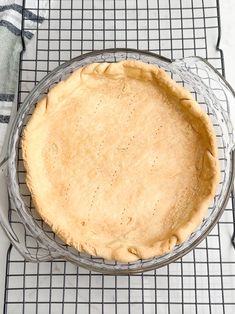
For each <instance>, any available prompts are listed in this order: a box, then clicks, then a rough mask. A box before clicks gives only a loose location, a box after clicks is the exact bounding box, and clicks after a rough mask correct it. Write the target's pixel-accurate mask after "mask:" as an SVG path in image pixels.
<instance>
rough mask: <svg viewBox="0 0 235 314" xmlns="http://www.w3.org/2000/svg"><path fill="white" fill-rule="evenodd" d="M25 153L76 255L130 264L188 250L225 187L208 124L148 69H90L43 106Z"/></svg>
mask: <svg viewBox="0 0 235 314" xmlns="http://www.w3.org/2000/svg"><path fill="white" fill-rule="evenodd" d="M22 151H23V160H24V165H25V168H26V171H27V178H26V181H27V186H28V188H29V190H30V192H31V195H32V199H33V202H34V204H35V207H36V209H37V211H38V213H39V214H40V216H41V217H42V219H43V220H44V221H45V222H46V223H47V224H48V225H49V226H50V227H51V229H52V230H53V231H54V232H55V233H56V234H57V235H58V236H59V237H60V238H62V239H63V240H64V242H66V243H67V244H68V245H71V246H73V247H75V248H76V249H77V250H79V251H83V252H87V253H89V254H91V255H93V256H99V257H103V258H105V259H109V260H115V261H121V262H131V261H136V260H138V259H140V258H142V259H148V258H152V257H154V256H159V255H163V254H165V253H167V252H169V251H171V250H172V249H173V248H174V246H175V245H176V244H179V243H182V242H184V241H185V240H186V239H187V238H188V237H189V235H190V234H191V233H192V232H193V231H194V230H195V229H196V228H197V227H198V226H199V225H200V223H201V222H202V219H203V217H204V216H205V214H206V211H207V209H208V206H209V204H210V202H211V201H212V200H213V197H214V195H215V192H216V187H217V184H218V180H219V163H218V156H217V146H216V137H215V133H214V130H213V126H212V123H211V122H210V120H209V117H208V116H207V115H206V114H205V113H204V112H203V111H202V110H201V109H200V107H199V105H198V104H197V102H196V101H195V100H194V99H193V98H192V95H191V94H190V93H189V92H188V91H187V90H186V89H185V88H183V87H182V86H180V85H178V84H177V83H176V82H175V81H173V80H172V79H171V78H170V76H169V75H168V74H167V73H166V72H165V71H164V70H162V69H160V68H157V67H156V66H153V65H149V64H145V63H143V62H140V61H133V60H126V61H121V62H118V63H94V64H90V65H87V66H85V67H83V68H80V69H78V70H76V71H75V72H74V73H73V74H71V75H70V76H69V77H68V78H67V79H66V80H65V81H61V82H60V83H58V84H57V85H56V86H55V87H53V88H52V89H51V90H50V91H49V93H48V94H47V96H45V97H44V98H43V99H42V100H41V101H39V103H38V104H37V106H36V108H35V110H34V112H33V115H32V117H31V119H30V121H29V122H28V124H27V126H26V127H25V129H24V132H23V139H22Z"/></svg>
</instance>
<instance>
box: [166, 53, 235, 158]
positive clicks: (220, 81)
mask: <svg viewBox="0 0 235 314" xmlns="http://www.w3.org/2000/svg"><path fill="white" fill-rule="evenodd" d="M170 70H171V71H172V72H174V73H175V74H177V75H179V76H180V77H181V78H182V80H183V81H184V82H185V83H188V84H189V85H190V86H192V87H193V88H194V90H195V91H196V92H197V93H198V94H201V95H202V96H203V97H204V99H205V100H206V101H207V103H208V105H209V107H210V108H211V110H212V111H214V113H215V115H216V118H217V119H218V122H219V124H220V126H221V128H222V131H223V133H224V135H225V138H226V146H227V151H228V152H229V153H231V152H232V151H234V150H235V141H234V133H233V126H235V116H233V115H230V108H231V107H234V108H235V92H234V90H233V89H232V87H231V86H230V85H229V83H228V82H227V81H226V80H225V79H224V77H223V76H222V75H221V74H220V73H219V72H218V71H217V70H216V69H215V68H214V67H213V66H212V65H211V64H210V63H208V62H207V61H206V60H205V59H203V58H200V57H188V58H184V59H180V60H175V61H173V62H172V63H171V64H170Z"/></svg>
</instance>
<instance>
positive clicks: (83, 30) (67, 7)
mask: <svg viewBox="0 0 235 314" xmlns="http://www.w3.org/2000/svg"><path fill="white" fill-rule="evenodd" d="M37 1H38V10H40V11H41V10H48V17H47V18H46V19H45V20H44V21H43V23H42V25H41V26H40V28H39V24H41V20H40V21H38V23H37V28H36V30H35V31H36V33H35V37H34V39H33V40H32V42H31V43H30V44H29V45H30V47H28V49H27V51H26V52H25V53H24V54H23V55H22V58H21V66H20V82H19V83H20V84H19V94H18V99H19V104H21V103H22V102H23V100H24V98H25V96H26V95H27V94H28V92H29V91H30V90H31V89H32V88H33V86H34V85H35V84H36V83H37V82H38V81H39V80H40V79H41V78H42V77H43V76H44V75H45V74H46V73H48V72H49V71H50V70H52V69H53V68H54V67H56V66H57V65H58V64H60V63H62V62H64V61H66V60H68V59H70V58H72V57H75V56H77V55H80V54H81V53H85V52H88V51H91V50H96V49H105V48H113V47H115V48H116V47H120V48H137V49H143V50H150V51H152V52H156V53H158V54H161V55H163V56H165V57H168V58H171V59H173V58H182V57H186V56H192V55H197V56H201V57H204V58H206V59H207V60H208V61H209V62H210V63H211V64H212V65H213V66H214V67H216V68H217V69H218V70H219V71H220V72H221V73H222V74H224V65H223V54H222V51H220V50H218V49H216V45H217V40H218V38H219V36H220V22H219V8H218V3H217V1H216V0H191V1H188V0H187V1H186V0H168V1H165V0H129V1H127V0H116V1H115V0H110V1H108V0H97V1H94V0H86V1H85V0H82V1H73V0H63V1H62V0H54V1H48V7H47V8H45V7H42V6H41V1H40V0H37ZM25 6H26V8H27V1H25ZM28 9H31V8H28ZM26 18H27V16H26V17H25V19H26ZM24 22H25V20H23V25H24V31H27V30H28V29H27V28H26V26H25V23H24ZM10 217H11V219H13V218H14V212H13V210H11V212H10ZM234 220H235V217H234V197H233V196H231V198H230V200H229V203H228V206H227V209H226V210H225V213H224V214H223V217H222V218H221V220H220V223H219V224H217V226H216V227H215V228H214V229H213V231H212V232H211V233H210V235H209V236H208V237H207V238H206V239H205V240H204V241H203V242H202V243H201V244H200V245H199V247H197V248H196V249H195V250H194V251H192V252H191V253H189V254H187V255H186V256H185V257H184V258H182V259H181V260H178V261H177V262H175V263H173V264H170V265H169V266H166V267H164V268H161V269H158V270H156V271H150V272H147V273H144V274H135V275H131V276H129V275H126V276H113V275H102V274H99V273H94V272H89V271H87V270H85V269H82V268H77V267H76V266H74V265H72V264H70V263H67V262H64V261H53V262H41V263H39V264H33V263H29V262H26V261H25V260H24V259H23V258H22V257H21V256H20V255H19V253H18V252H17V251H16V250H15V249H14V248H12V247H10V248H9V251H8V256H7V269H6V287H5V308H4V311H5V313H9V314H12V313H26V314H27V313H39V314H40V313H65V314H66V313H69V314H70V313H108V314H109V313H110V314H111V313H135V314H138V313H160V314H161V313H226V314H230V313H234V311H235V285H234V282H235V251H234V250H233V249H232V243H231V238H232V232H233V226H234ZM33 248H34V247H33ZM35 249H37V247H35Z"/></svg>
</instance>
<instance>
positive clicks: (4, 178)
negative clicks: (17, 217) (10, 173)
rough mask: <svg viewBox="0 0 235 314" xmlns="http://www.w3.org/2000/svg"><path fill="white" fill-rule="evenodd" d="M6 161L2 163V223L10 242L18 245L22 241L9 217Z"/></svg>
mask: <svg viewBox="0 0 235 314" xmlns="http://www.w3.org/2000/svg"><path fill="white" fill-rule="evenodd" d="M6 163H7V161H5V162H3V163H2V164H1V165H0V187H1V189H0V225H1V226H2V228H3V230H4V231H5V233H6V235H7V237H8V238H9V240H10V242H11V243H12V244H14V245H15V246H16V247H18V246H19V244H20V241H19V239H18V237H17V235H16V234H15V232H14V231H13V229H12V227H11V225H10V223H9V217H8V212H9V194H8V189H7V176H6Z"/></svg>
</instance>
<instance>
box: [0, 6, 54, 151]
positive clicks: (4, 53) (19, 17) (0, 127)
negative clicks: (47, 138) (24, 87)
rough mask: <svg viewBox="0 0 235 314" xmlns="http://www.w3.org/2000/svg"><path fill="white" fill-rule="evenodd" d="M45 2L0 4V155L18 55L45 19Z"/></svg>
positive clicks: (12, 93)
mask: <svg viewBox="0 0 235 314" xmlns="http://www.w3.org/2000/svg"><path fill="white" fill-rule="evenodd" d="M48 2H49V1H48V0H38V1H36V0H25V1H24V3H25V4H24V8H23V0H1V1H0V152H1V148H2V145H3V139H4V135H5V132H6V128H7V123H8V122H9V118H10V113H11V108H12V103H13V101H14V98H15V93H16V89H17V80H18V70H19V60H20V53H21V51H22V50H23V49H25V47H27V42H28V41H29V40H30V39H31V38H32V37H33V35H34V31H35V29H36V28H37V27H38V26H39V25H40V24H41V23H42V22H43V20H44V19H45V17H46V14H47V12H48V10H47V6H48ZM23 25H24V27H23V29H24V30H22V26H23Z"/></svg>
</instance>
